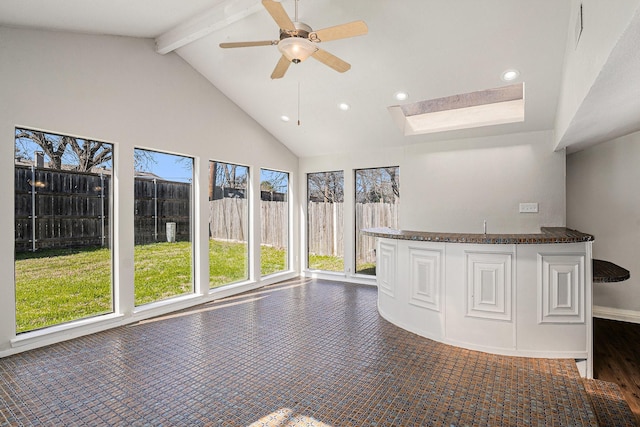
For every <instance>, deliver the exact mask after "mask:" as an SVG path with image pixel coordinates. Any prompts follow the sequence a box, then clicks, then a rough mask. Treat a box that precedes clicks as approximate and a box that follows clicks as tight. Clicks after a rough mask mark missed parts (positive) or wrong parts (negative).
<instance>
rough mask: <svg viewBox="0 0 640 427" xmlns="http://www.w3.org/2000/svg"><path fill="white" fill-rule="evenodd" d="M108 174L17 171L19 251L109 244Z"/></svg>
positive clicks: (16, 212) (16, 199)
mask: <svg viewBox="0 0 640 427" xmlns="http://www.w3.org/2000/svg"><path fill="white" fill-rule="evenodd" d="M110 185H111V179H110V177H109V176H108V175H103V174H87V173H77V172H70V171H61V170H55V169H36V168H31V167H21V166H16V167H15V249H16V251H18V252H21V251H30V250H31V251H34V250H36V249H38V248H66V247H75V246H109V244H110V242H109V233H108V232H107V231H106V230H109V216H108V208H107V206H108V202H107V199H108V196H107V195H108V194H109V187H110Z"/></svg>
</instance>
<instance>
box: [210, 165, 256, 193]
mask: <svg viewBox="0 0 640 427" xmlns="http://www.w3.org/2000/svg"><path fill="white" fill-rule="evenodd" d="M247 172H248V168H247V167H246V166H240V165H234V164H232V163H222V162H211V166H210V171H209V181H210V182H209V198H210V199H211V200H213V199H214V198H222V197H225V196H224V194H225V188H228V189H234V190H246V188H247ZM215 188H219V189H220V192H219V195H216V194H215Z"/></svg>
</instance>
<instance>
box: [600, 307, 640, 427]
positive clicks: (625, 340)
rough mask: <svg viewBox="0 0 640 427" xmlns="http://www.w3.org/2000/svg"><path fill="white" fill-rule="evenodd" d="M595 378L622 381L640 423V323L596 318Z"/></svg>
mask: <svg viewBox="0 0 640 427" xmlns="http://www.w3.org/2000/svg"><path fill="white" fill-rule="evenodd" d="M593 334H594V335H593V348H594V377H595V378H597V379H599V380H604V381H610V382H614V383H616V384H618V385H619V386H620V388H621V389H622V393H623V394H624V397H625V399H626V400H627V403H629V407H630V408H631V410H632V411H633V413H634V414H635V416H636V420H637V422H638V425H640V324H636V323H627V322H618V321H614V320H606V319H593Z"/></svg>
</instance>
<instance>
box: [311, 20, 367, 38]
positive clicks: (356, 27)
mask: <svg viewBox="0 0 640 427" xmlns="http://www.w3.org/2000/svg"><path fill="white" fill-rule="evenodd" d="M367 32H369V28H368V27H367V24H365V23H364V21H353V22H349V23H348V24H342V25H336V26H335V27H329V28H323V29H322V30H318V31H314V32H312V33H311V34H309V39H310V40H311V41H321V42H327V41H330V40H337V39H345V38H347V37H355V36H362V35H364V34H367Z"/></svg>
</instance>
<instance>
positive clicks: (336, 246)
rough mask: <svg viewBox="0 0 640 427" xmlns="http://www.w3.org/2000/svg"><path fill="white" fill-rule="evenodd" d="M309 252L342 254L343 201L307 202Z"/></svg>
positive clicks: (340, 255)
mask: <svg viewBox="0 0 640 427" xmlns="http://www.w3.org/2000/svg"><path fill="white" fill-rule="evenodd" d="M307 218H308V219H307V227H308V228H307V240H308V245H309V253H311V254H314V255H330V256H337V257H343V256H344V203H328V202H309V203H308V204H307Z"/></svg>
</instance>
